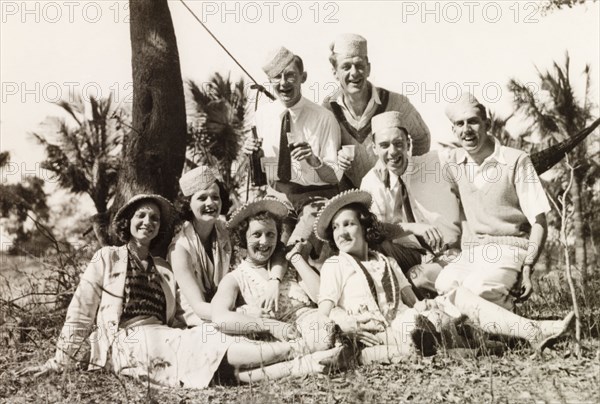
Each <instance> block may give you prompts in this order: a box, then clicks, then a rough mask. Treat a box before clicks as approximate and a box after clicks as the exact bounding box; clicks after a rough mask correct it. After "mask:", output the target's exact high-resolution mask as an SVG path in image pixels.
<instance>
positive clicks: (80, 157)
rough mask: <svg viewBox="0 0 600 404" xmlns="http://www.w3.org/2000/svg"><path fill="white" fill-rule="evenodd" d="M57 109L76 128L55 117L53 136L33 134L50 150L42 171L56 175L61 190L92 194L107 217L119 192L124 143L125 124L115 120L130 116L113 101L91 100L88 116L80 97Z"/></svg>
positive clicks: (92, 98)
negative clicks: (118, 185) (118, 174)
mask: <svg viewBox="0 0 600 404" xmlns="http://www.w3.org/2000/svg"><path fill="white" fill-rule="evenodd" d="M57 105H58V106H60V107H61V108H62V109H63V110H64V111H65V112H67V114H68V115H69V116H70V117H71V118H72V119H73V121H74V123H75V125H70V124H69V123H67V121H66V120H65V119H63V118H57V117H51V118H48V119H47V121H48V122H49V124H50V127H51V128H52V131H53V132H54V133H53V135H51V134H38V133H33V136H34V137H35V139H36V140H37V141H38V143H39V144H41V145H42V146H44V148H45V149H46V159H45V160H44V161H43V162H42V164H41V167H42V168H44V169H46V170H49V171H51V172H52V173H54V174H55V176H56V179H57V181H58V185H59V186H60V187H62V188H65V189H67V190H69V191H70V192H73V193H76V194H78V193H86V194H88V195H89V196H90V198H91V199H92V201H93V202H94V206H95V208H96V211H97V212H98V213H99V214H102V213H105V212H106V210H107V206H108V201H109V200H110V198H111V197H112V196H113V194H114V191H115V185H116V180H117V173H118V170H119V166H120V163H119V161H120V152H121V145H122V140H123V128H122V127H121V121H120V120H119V121H117V120H114V119H112V117H113V116H117V115H118V116H120V119H127V118H126V115H127V114H126V112H125V111H124V110H123V109H120V108H116V109H115V108H113V106H112V101H111V98H110V97H109V98H107V99H99V100H98V99H96V98H94V97H90V104H89V113H88V114H87V115H86V105H85V103H84V102H83V101H82V99H81V97H79V96H75V98H74V100H73V101H72V102H67V101H60V102H58V103H57ZM123 117H125V118H123Z"/></svg>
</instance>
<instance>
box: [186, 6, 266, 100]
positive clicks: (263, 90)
mask: <svg viewBox="0 0 600 404" xmlns="http://www.w3.org/2000/svg"><path fill="white" fill-rule="evenodd" d="M179 1H180V2H181V4H183V6H184V7H185V8H186V9H187V10H188V11H189V12H190V14H192V16H193V17H194V18H195V19H196V21H198V23H199V24H200V25H201V26H202V28H204V29H205V30H206V32H208V34H209V35H210V36H211V37H212V38H213V39H214V40H215V41H216V42H217V43H218V44H219V46H220V47H221V48H222V49H223V50H224V51H225V52H226V53H227V54H228V55H229V57H230V58H231V59H232V60H233V61H234V62H235V63H236V64H237V65H238V66H239V68H240V69H242V71H243V72H244V73H245V74H246V75H247V76H248V77H249V78H250V80H252V82H253V83H254V86H252V88H254V89H256V90H258V91H261V92H263V93H264V94H265V95H266V96H267V97H269V98H270V99H271V100H275V97H274V96H273V94H271V93H270V92H269V91H268V90H267V89H266V88H265V87H264V86H262V85H260V84H258V82H257V81H256V80H255V79H254V77H252V75H251V74H250V73H248V71H247V70H246V69H244V66H242V64H241V63H240V62H238V60H237V59H236V58H235V56H233V55H232V54H231V52H229V50H227V48H226V47H225V45H223V44H222V43H221V41H219V39H218V38H217V37H216V36H215V34H213V33H212V32H211V30H210V29H208V27H207V26H206V25H205V24H204V23H203V22H202V21H201V20H200V18H198V16H197V15H196V14H195V13H194V12H193V11H192V9H191V8H190V7H189V6H188V5H187V4H186V3H185V1H183V0H179Z"/></svg>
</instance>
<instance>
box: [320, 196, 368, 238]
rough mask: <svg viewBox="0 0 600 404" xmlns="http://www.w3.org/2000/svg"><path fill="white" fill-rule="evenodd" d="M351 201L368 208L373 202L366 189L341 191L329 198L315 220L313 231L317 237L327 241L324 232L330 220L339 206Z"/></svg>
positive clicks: (348, 203)
mask: <svg viewBox="0 0 600 404" xmlns="http://www.w3.org/2000/svg"><path fill="white" fill-rule="evenodd" d="M352 203H360V204H361V205H364V206H365V207H367V209H369V208H370V207H371V203H373V197H372V196H371V194H370V193H368V192H366V191H360V190H358V189H354V190H350V191H345V192H342V193H340V194H338V195H336V196H334V197H333V198H331V199H330V200H329V201H328V202H327V204H326V205H325V206H323V208H322V209H321V210H320V212H319V214H318V216H317V219H316V220H315V227H314V232H315V235H316V236H317V238H318V239H320V240H322V241H328V240H327V234H326V232H327V228H328V227H329V224H330V223H331V220H332V219H333V217H334V216H335V214H336V213H337V212H338V211H339V210H340V209H341V208H343V207H344V206H347V205H350V204H352Z"/></svg>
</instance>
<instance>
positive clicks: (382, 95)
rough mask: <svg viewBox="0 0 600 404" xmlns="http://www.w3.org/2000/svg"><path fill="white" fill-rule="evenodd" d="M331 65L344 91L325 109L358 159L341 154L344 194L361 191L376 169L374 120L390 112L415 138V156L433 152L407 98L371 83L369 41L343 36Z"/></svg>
mask: <svg viewBox="0 0 600 404" xmlns="http://www.w3.org/2000/svg"><path fill="white" fill-rule="evenodd" d="M330 49H331V55H330V56H329V61H330V63H331V66H332V69H333V75H334V76H335V78H336V80H337V81H338V82H339V84H340V89H339V90H338V91H337V92H336V93H334V94H333V95H331V96H330V97H327V98H325V100H324V101H323V105H324V106H325V108H327V109H329V110H331V111H332V112H333V114H334V115H335V117H336V120H337V121H338V122H339V125H340V127H341V140H342V145H354V146H355V152H354V158H353V159H351V158H349V157H348V156H347V155H346V154H345V153H344V152H343V151H340V153H338V162H339V165H340V168H341V169H343V170H344V171H345V175H344V178H343V179H342V182H341V184H340V188H341V190H344V189H350V188H358V187H360V183H361V181H362V179H363V177H364V176H365V174H366V173H367V172H368V171H369V170H370V169H371V168H372V167H373V166H374V165H375V162H376V161H377V156H376V155H375V153H374V152H373V142H372V137H371V136H370V135H371V133H372V131H371V118H373V116H375V115H378V114H380V113H382V112H386V111H397V112H399V113H400V114H401V116H402V121H403V126H404V127H405V128H406V129H407V130H408V132H409V133H410V134H411V136H412V138H413V149H412V150H413V155H415V156H418V155H421V154H424V153H426V152H427V151H428V150H429V146H430V142H431V137H430V134H429V129H428V128H427V125H425V122H423V119H422V118H421V115H420V114H419V112H417V110H416V109H415V107H414V106H413V105H412V104H411V103H410V101H409V100H408V98H406V97H405V96H403V95H401V94H398V93H394V92H391V91H388V90H386V89H384V88H379V87H375V86H374V85H372V84H371V83H370V82H369V81H368V80H367V79H368V78H369V76H370V73H371V64H370V62H369V57H368V54H367V40H366V39H365V38H363V37H362V36H360V35H356V34H343V35H340V36H339V37H338V38H336V40H335V41H334V42H333V43H332V44H331V45H330Z"/></svg>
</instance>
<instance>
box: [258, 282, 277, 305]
mask: <svg viewBox="0 0 600 404" xmlns="http://www.w3.org/2000/svg"><path fill="white" fill-rule="evenodd" d="M279 283H280V281H279V280H277V279H269V281H268V282H267V286H266V287H265V294H264V295H263V300H262V301H261V302H260V306H261V307H262V308H263V309H265V310H266V311H274V312H277V310H278V309H279V306H278V300H279Z"/></svg>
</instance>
